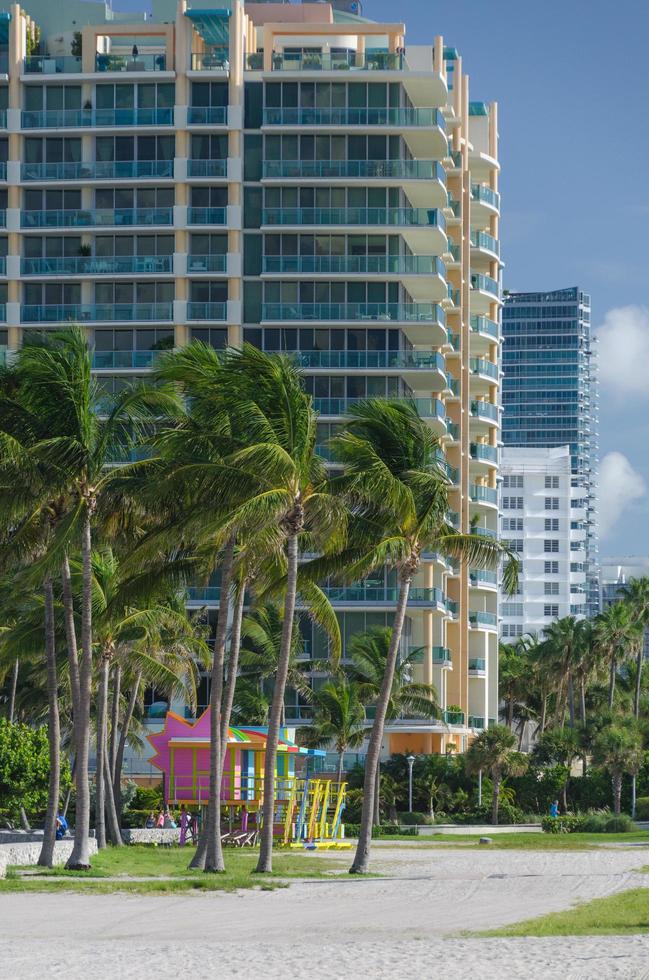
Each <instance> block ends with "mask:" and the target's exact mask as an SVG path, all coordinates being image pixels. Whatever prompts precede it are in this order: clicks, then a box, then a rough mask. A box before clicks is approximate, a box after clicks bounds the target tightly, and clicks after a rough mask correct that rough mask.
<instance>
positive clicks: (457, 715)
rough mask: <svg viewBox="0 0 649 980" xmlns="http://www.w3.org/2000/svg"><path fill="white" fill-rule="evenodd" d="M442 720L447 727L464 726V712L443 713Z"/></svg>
mask: <svg viewBox="0 0 649 980" xmlns="http://www.w3.org/2000/svg"><path fill="white" fill-rule="evenodd" d="M442 720H443V721H445V722H446V724H447V725H463V724H464V712H463V711H448V710H446V711H443V712H442Z"/></svg>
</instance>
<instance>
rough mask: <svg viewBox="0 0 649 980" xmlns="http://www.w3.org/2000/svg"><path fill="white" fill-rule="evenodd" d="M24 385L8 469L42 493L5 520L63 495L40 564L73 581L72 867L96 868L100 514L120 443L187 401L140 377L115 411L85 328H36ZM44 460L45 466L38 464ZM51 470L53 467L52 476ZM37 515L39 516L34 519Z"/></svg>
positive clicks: (8, 434) (21, 359)
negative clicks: (93, 757) (92, 829)
mask: <svg viewBox="0 0 649 980" xmlns="http://www.w3.org/2000/svg"><path fill="white" fill-rule="evenodd" d="M12 370H13V372H14V380H15V387H16V394H15V396H14V397H13V399H12V400H11V404H10V405H8V404H7V402H6V401H5V405H4V411H3V412H2V413H1V415H0V427H1V428H2V431H3V432H4V433H5V440H4V446H3V449H4V460H3V463H4V466H3V469H4V471H5V475H6V474H7V473H8V471H9V470H10V468H11V466H13V467H14V468H15V470H16V472H19V471H20V470H21V469H22V470H23V471H24V470H25V469H26V468H27V467H31V469H32V471H34V472H35V473H37V474H38V477H39V485H42V494H41V496H40V497H38V498H36V497H35V495H34V492H33V490H30V492H29V493H28V494H27V495H26V496H25V495H23V494H22V493H19V494H16V496H15V498H14V500H13V501H11V503H9V504H8V503H7V494H6V493H5V494H4V495H3V503H4V504H5V508H4V509H5V519H6V517H7V516H8V515H11V518H12V519H18V520H24V519H25V517H27V516H29V520H30V521H31V523H34V520H35V519H36V520H42V518H41V516H40V515H42V514H44V512H45V511H46V510H47V509H48V507H49V506H50V503H51V501H52V500H53V499H57V500H59V501H60V510H59V513H58V519H57V523H56V525H55V526H54V527H52V530H51V535H50V538H49V540H48V547H47V551H46V553H45V554H44V555H43V556H42V557H41V558H40V559H39V560H38V561H36V562H34V563H33V565H32V567H31V573H32V575H33V576H34V578H35V579H38V580H40V581H42V580H43V579H44V578H45V577H46V576H47V575H48V574H49V575H52V574H53V571H54V569H55V568H56V567H57V566H58V567H60V569H61V577H62V584H63V604H64V610H65V622H66V637H67V646H68V661H69V675H70V685H71V692H72V704H73V719H74V739H75V758H76V767H75V782H76V819H75V836H74V846H73V849H72V853H71V855H70V858H69V859H68V865H67V866H68V867H70V868H75V869H87V868H89V867H90V855H89V847H88V840H89V823H90V792H89V782H88V753H89V737H90V701H91V681H92V676H93V633H92V523H93V518H94V515H95V511H96V508H97V504H98V502H99V500H100V498H101V495H102V492H103V490H104V487H105V486H106V485H107V484H108V483H109V482H110V479H111V472H110V471H107V470H106V467H105V464H106V462H107V461H108V460H109V458H110V455H111V453H112V451H113V449H114V447H115V446H116V445H119V444H121V445H124V444H127V443H128V442H129V441H131V440H132V439H133V438H134V433H135V434H137V433H138V432H139V429H140V425H141V424H142V423H144V422H145V421H149V420H150V419H151V418H152V417H153V413H155V412H157V413H159V412H160V411H171V410H176V408H177V399H176V397H175V396H174V395H172V394H171V393H169V392H167V391H165V390H164V389H162V388H156V389H151V388H148V387H147V386H142V385H140V386H134V387H133V388H132V389H130V390H126V391H124V392H123V393H122V394H121V395H120V396H119V397H118V398H116V400H115V403H114V404H113V405H112V407H111V408H110V410H109V411H108V414H106V406H105V405H104V404H103V403H102V401H101V399H100V393H99V389H98V387H97V385H96V383H95V381H94V379H93V377H92V357H91V352H90V348H89V345H88V341H87V338H86V336H85V334H84V332H83V331H82V330H81V329H80V328H70V329H68V330H64V331H60V332H55V333H52V334H51V335H35V336H31V335H30V336H26V337H25V338H24V342H23V346H22V347H21V349H20V350H19V351H18V353H17V355H16V358H15V363H14V365H13V368H12ZM39 465H40V470H39V469H38V467H39ZM44 474H45V476H44ZM34 514H36V518H34ZM77 547H78V548H79V550H80V552H81V564H82V589H81V619H80V644H78V643H77V627H76V624H75V617H74V598H73V591H72V583H71V573H70V563H69V554H70V551H71V550H74V549H76V548H77Z"/></svg>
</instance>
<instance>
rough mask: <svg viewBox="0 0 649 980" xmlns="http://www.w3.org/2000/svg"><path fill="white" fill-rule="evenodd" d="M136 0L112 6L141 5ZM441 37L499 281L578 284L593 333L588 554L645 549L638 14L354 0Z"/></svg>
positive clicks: (646, 211) (585, 4) (643, 191)
mask: <svg viewBox="0 0 649 980" xmlns="http://www.w3.org/2000/svg"><path fill="white" fill-rule="evenodd" d="M141 6H142V4H140V3H138V2H136V0H121V2H120V0H115V7H116V8H118V7H121V8H122V9H126V8H128V9H135V8H141ZM363 13H364V14H365V16H367V17H371V18H372V19H373V20H378V21H385V22H394V21H397V20H404V21H405V22H406V25H407V34H406V46H407V44H408V42H409V41H410V42H411V43H417V44H425V43H429V42H432V39H433V37H434V36H435V35H436V34H442V35H443V37H444V39H445V42H446V43H447V44H449V45H452V46H454V47H456V48H458V50H459V51H460V53H461V55H462V58H463V64H464V69H465V71H467V72H468V73H469V74H470V77H471V97H472V98H473V99H475V100H484V101H492V100H496V101H498V102H499V104H500V110H499V121H500V126H499V128H500V136H501V163H502V177H501V188H500V189H501V192H502V199H503V206H502V224H501V234H502V255H503V258H504V260H505V263H506V268H505V273H504V285H505V287H506V288H509V289H512V290H544V289H556V288H560V287H562V286H572V285H580V286H581V287H582V288H583V289H584V290H586V291H587V292H589V293H590V294H591V296H592V303H593V323H594V325H595V326H596V327H597V328H598V331H599V332H600V335H601V343H600V362H601V368H602V387H601V408H600V445H601V450H600V455H601V457H602V461H603V465H602V471H601V494H600V498H601V499H600V511H601V515H602V523H603V530H604V531H605V533H604V534H603V536H602V547H601V551H602V554H609V555H614V554H618V555H619V554H625V553H628V554H636V555H638V554H645V555H646V554H649V497H648V495H647V487H648V486H649V455H648V454H647V452H646V449H645V443H646V436H647V426H646V424H645V414H646V413H647V411H648V410H649V384H646V383H645V373H646V371H647V367H648V366H649V310H648V309H647V307H649V296H648V292H649V277H648V275H647V268H646V256H647V254H648V252H649V249H648V247H647V245H648V243H649V231H648V230H647V219H648V218H649V169H648V168H647V160H648V159H649V125H647V104H648V99H649V58H648V57H647V53H646V44H647V37H648V35H649V12H648V8H647V6H646V2H645V0H617V2H615V3H612V2H610V0H561V2H560V0H543V2H530V0H495V2H493V3H491V4H486V3H484V0H446V2H445V3H437V2H434V0H401V2H400V3H395V2H394V0H363Z"/></svg>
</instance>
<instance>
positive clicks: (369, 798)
mask: <svg viewBox="0 0 649 980" xmlns="http://www.w3.org/2000/svg"><path fill="white" fill-rule="evenodd" d="M411 581H412V573H402V577H401V583H400V588H399V600H398V602H397V608H396V610H395V615H394V625H393V627H392V636H391V638H390V647H389V649H388V656H387V658H386V664H385V673H384V674H383V681H382V683H381V691H380V694H379V697H378V700H377V702H376V712H375V714H374V722H373V724H372V732H371V735H370V741H369V745H368V748H367V757H366V759H365V779H364V783H363V810H362V813H361V827H360V832H359V835H358V845H357V847H356V854H355V855H354V861H353V863H352V866H351V868H350V869H349V870H350V874H365V873H366V872H367V870H368V867H369V862H370V847H371V844H372V817H373V814H374V794H375V787H374V784H375V780H376V772H377V769H378V766H379V757H380V755H381V745H382V743H383V729H384V726H385V716H386V714H387V710H388V703H389V701H390V695H391V693H392V682H393V680H394V669H395V667H396V663H397V656H398V653H399V646H400V644H401V634H402V632H403V623H404V620H405V618H406V609H407V607H408V595H409V593H410V583H411Z"/></svg>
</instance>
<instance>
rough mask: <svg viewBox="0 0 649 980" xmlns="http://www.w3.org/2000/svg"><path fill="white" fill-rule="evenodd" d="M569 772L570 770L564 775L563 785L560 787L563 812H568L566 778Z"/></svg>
mask: <svg viewBox="0 0 649 980" xmlns="http://www.w3.org/2000/svg"><path fill="white" fill-rule="evenodd" d="M569 772H570V771H568V774H567V775H566V779H565V782H564V784H563V786H562V787H561V802H562V805H563V812H564V813H567V812H568V779H569V778H570V775H569Z"/></svg>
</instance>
